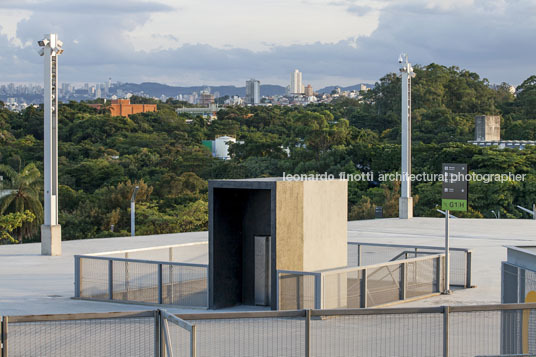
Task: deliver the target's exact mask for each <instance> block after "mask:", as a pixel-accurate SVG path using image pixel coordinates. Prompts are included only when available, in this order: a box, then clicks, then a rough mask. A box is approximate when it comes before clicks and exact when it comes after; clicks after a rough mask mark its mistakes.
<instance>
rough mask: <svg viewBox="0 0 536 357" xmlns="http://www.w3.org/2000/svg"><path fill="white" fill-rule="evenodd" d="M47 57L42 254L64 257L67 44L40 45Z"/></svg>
mask: <svg viewBox="0 0 536 357" xmlns="http://www.w3.org/2000/svg"><path fill="white" fill-rule="evenodd" d="M37 43H38V44H39V46H40V47H41V49H40V50H39V54H40V55H41V56H43V57H44V62H45V71H44V74H45V77H44V79H45V81H44V98H43V99H44V102H43V103H44V114H45V115H44V123H45V130H44V171H45V180H44V181H45V187H44V191H45V192H44V193H45V199H44V201H45V207H44V208H45V217H44V218H45V222H44V224H43V225H42V226H41V254H42V255H61V226H60V225H59V222H58V96H57V88H58V61H57V59H58V55H60V54H61V53H62V52H63V49H62V45H63V43H62V42H61V41H60V40H59V39H58V35H56V34H48V35H44V38H43V39H42V40H41V41H38V42H37Z"/></svg>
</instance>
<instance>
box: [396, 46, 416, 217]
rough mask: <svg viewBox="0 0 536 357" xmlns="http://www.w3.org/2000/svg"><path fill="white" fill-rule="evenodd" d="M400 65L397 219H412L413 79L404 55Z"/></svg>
mask: <svg viewBox="0 0 536 357" xmlns="http://www.w3.org/2000/svg"><path fill="white" fill-rule="evenodd" d="M398 63H401V64H402V68H400V72H401V74H402V116H401V121H402V177H401V183H400V185H401V186H402V187H401V195H400V198H399V200H398V217H399V218H402V219H409V218H413V197H411V180H410V175H411V78H414V77H415V73H414V72H413V67H411V63H409V62H408V56H407V55H406V54H403V55H400V57H399V58H398Z"/></svg>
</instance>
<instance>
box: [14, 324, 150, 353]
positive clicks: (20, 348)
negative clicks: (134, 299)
mask: <svg viewBox="0 0 536 357" xmlns="http://www.w3.org/2000/svg"><path fill="white" fill-rule="evenodd" d="M8 336H9V339H8V341H9V352H8V353H9V356H29V357H30V356H31V357H34V356H40V357H58V356H81V357H83V356H87V357H94V356H140V357H143V356H154V352H155V345H154V343H155V338H154V336H155V326H154V318H152V317H140V318H114V319H90V320H73V321H42V322H20V323H9V335H8Z"/></svg>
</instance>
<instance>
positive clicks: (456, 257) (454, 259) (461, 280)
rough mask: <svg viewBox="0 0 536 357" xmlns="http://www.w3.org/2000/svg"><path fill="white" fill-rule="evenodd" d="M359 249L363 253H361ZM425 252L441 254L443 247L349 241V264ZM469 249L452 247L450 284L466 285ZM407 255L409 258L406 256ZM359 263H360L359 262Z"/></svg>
mask: <svg viewBox="0 0 536 357" xmlns="http://www.w3.org/2000/svg"><path fill="white" fill-rule="evenodd" d="M359 249H360V250H361V254H359ZM425 252H427V253H430V252H434V254H441V253H443V252H444V248H443V247H429V246H411V245H395V244H393V245H389V244H385V245H375V244H368V243H367V244H362V243H357V242H349V243H348V266H365V265H374V264H380V263H385V262H388V261H391V260H392V259H395V258H396V259H397V260H399V259H409V258H416V257H419V256H422V254H425ZM406 253H407V254H406ZM467 254H468V253H467V251H466V250H464V249H452V248H451V249H450V266H449V267H450V268H449V270H450V284H451V285H459V286H465V285H466V279H467V274H469V273H470V272H468V267H467ZM406 255H407V258H406ZM359 257H360V258H359ZM358 263H359V264H358Z"/></svg>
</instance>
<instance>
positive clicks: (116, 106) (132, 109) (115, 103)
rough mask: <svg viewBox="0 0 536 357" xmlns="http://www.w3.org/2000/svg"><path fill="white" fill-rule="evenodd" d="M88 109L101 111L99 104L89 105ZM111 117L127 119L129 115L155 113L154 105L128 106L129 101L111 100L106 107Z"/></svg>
mask: <svg viewBox="0 0 536 357" xmlns="http://www.w3.org/2000/svg"><path fill="white" fill-rule="evenodd" d="M89 106H90V107H93V108H97V109H102V108H103V106H102V105H101V104H89ZM106 109H108V110H109V111H110V114H111V115H112V116H122V117H128V116H129V115H131V114H138V113H147V112H156V111H157V109H156V104H130V99H112V102H111V104H110V106H109V107H106Z"/></svg>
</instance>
